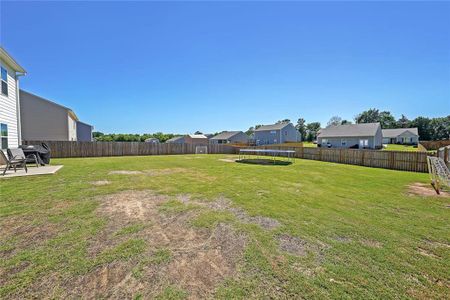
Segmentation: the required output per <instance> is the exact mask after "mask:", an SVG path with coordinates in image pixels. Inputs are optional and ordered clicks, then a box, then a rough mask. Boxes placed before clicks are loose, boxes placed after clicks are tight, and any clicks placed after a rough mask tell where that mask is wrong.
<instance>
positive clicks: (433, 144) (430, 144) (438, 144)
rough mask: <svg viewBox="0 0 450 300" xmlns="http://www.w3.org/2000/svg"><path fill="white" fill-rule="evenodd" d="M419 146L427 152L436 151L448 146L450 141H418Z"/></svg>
mask: <svg viewBox="0 0 450 300" xmlns="http://www.w3.org/2000/svg"><path fill="white" fill-rule="evenodd" d="M420 144H421V145H422V146H423V147H424V148H425V149H427V150H438V149H439V148H442V147H446V146H450V140H440V141H420Z"/></svg>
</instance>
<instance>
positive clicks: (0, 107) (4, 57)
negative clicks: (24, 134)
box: [0, 47, 26, 150]
mask: <svg viewBox="0 0 450 300" xmlns="http://www.w3.org/2000/svg"><path fill="white" fill-rule="evenodd" d="M0 69H1V90H0V147H1V149H3V150H4V149H7V148H17V147H18V146H19V144H21V142H22V141H21V128H20V98H19V97H20V95H19V94H20V93H19V77H20V76H23V75H25V74H26V71H25V69H24V68H22V67H21V66H20V65H19V64H18V63H17V62H16V61H15V60H14V58H12V56H10V55H9V54H8V52H6V50H5V49H3V48H2V47H0Z"/></svg>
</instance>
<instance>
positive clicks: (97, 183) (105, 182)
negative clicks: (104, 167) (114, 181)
mask: <svg viewBox="0 0 450 300" xmlns="http://www.w3.org/2000/svg"><path fill="white" fill-rule="evenodd" d="M91 184H92V185H95V186H102V185H108V184H111V181H109V180H106V179H105V180H97V181H91Z"/></svg>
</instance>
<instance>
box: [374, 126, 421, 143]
mask: <svg viewBox="0 0 450 300" xmlns="http://www.w3.org/2000/svg"><path fill="white" fill-rule="evenodd" d="M382 132H383V144H406V145H417V144H418V143H419V130H418V129H417V128H395V129H383V130H382Z"/></svg>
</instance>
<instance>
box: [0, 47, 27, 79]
mask: <svg viewBox="0 0 450 300" xmlns="http://www.w3.org/2000/svg"><path fill="white" fill-rule="evenodd" d="M0 58H1V59H2V60H4V61H5V63H6V64H7V65H8V66H9V67H10V68H12V69H13V70H14V71H16V72H19V73H27V71H25V69H24V68H22V67H21V66H20V65H19V64H18V63H17V62H16V61H15V60H14V58H12V56H11V55H9V54H8V52H6V50H5V49H3V47H0Z"/></svg>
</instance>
